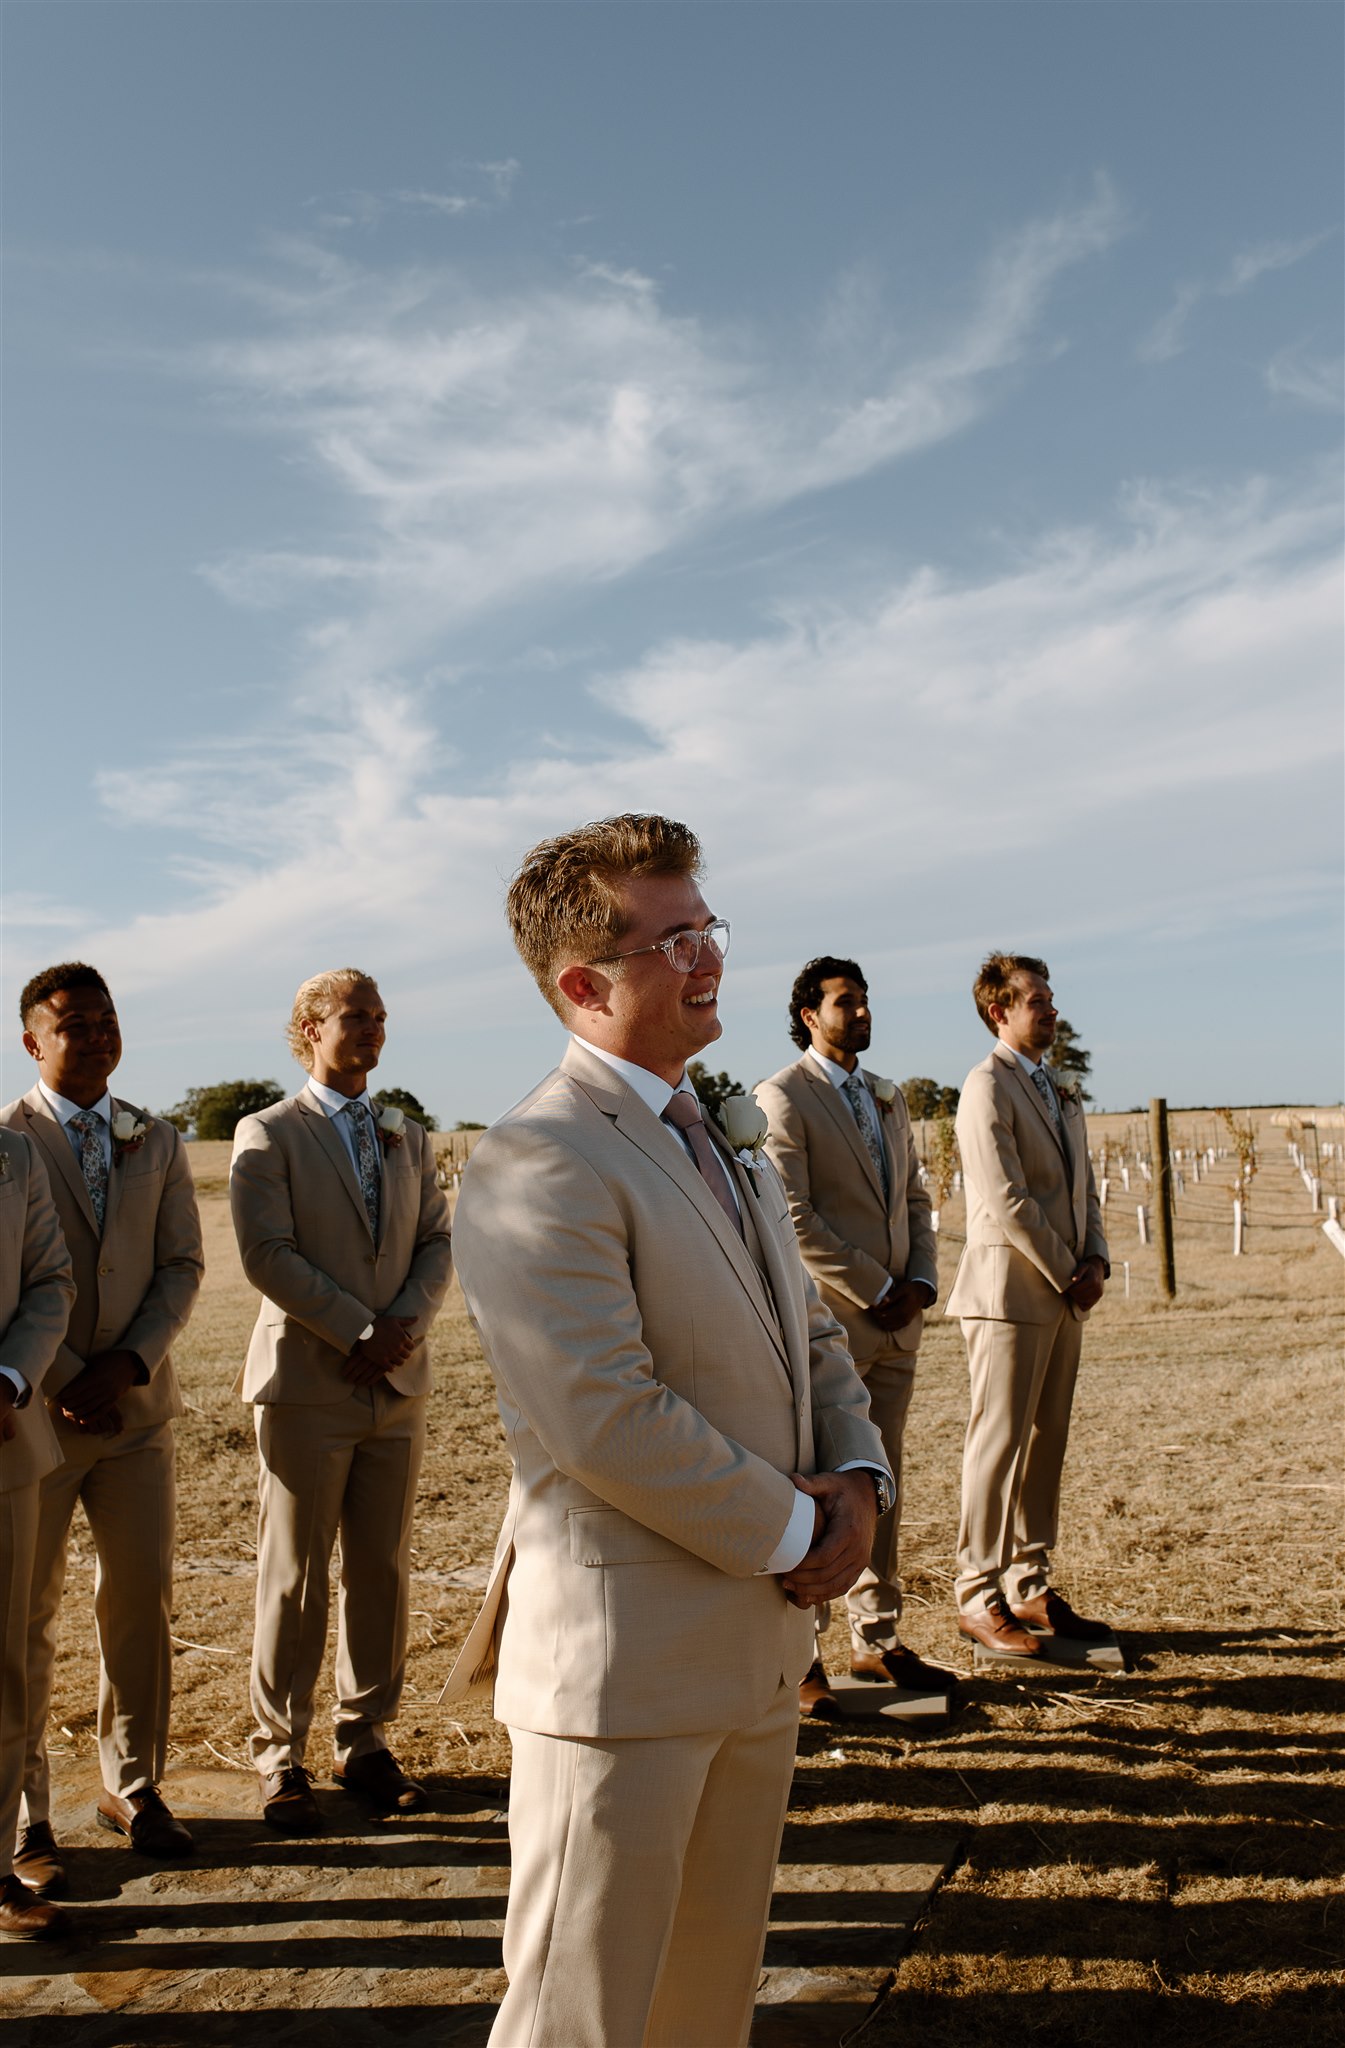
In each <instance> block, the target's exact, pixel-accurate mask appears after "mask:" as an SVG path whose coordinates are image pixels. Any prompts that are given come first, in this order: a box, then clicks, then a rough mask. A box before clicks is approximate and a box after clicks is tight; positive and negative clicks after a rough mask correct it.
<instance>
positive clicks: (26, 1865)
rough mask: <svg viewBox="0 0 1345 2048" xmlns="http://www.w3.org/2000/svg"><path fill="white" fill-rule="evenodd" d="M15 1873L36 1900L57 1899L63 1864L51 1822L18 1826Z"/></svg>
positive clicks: (62, 1881)
mask: <svg viewBox="0 0 1345 2048" xmlns="http://www.w3.org/2000/svg"><path fill="white" fill-rule="evenodd" d="M14 1875H15V1877H17V1878H18V1880H19V1882H20V1883H21V1884H22V1885H24V1886H25V1887H26V1889H27V1890H28V1891H30V1892H36V1894H37V1896H38V1898H39V1899H59V1898H62V1897H63V1896H64V1894H65V1885H66V1877H65V1865H64V1863H63V1862H62V1861H61V1852H60V1850H59V1849H58V1848H57V1846H56V1837H55V1835H53V1833H52V1831H51V1822H50V1821H47V1820H35V1821H33V1822H32V1823H31V1825H30V1826H28V1827H26V1828H20V1829H19V1840H18V1846H17V1848H16V1849H15V1851H14Z"/></svg>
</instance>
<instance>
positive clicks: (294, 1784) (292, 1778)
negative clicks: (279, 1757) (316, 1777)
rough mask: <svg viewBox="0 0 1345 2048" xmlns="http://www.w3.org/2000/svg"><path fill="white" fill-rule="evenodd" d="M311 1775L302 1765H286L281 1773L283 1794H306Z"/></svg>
mask: <svg viewBox="0 0 1345 2048" xmlns="http://www.w3.org/2000/svg"><path fill="white" fill-rule="evenodd" d="M310 1782H311V1780H310V1776H309V1773H308V1772H307V1771H306V1770H305V1769H304V1767H303V1765H302V1764H286V1765H285V1766H284V1767H283V1769H282V1770H281V1773H280V1789H281V1791H282V1792H306V1791H307V1790H308V1787H309V1784H310Z"/></svg>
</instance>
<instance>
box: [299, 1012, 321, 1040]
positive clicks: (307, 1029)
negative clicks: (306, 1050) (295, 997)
mask: <svg viewBox="0 0 1345 2048" xmlns="http://www.w3.org/2000/svg"><path fill="white" fill-rule="evenodd" d="M299 1030H300V1033H301V1034H302V1036H303V1037H305V1038H306V1039H307V1040H308V1043H309V1044H310V1045H316V1044H317V1042H318V1034H319V1031H320V1030H321V1026H320V1025H319V1023H318V1021H317V1018H316V1017H305V1018H304V1021H303V1023H302V1024H301V1025H300V1026H299Z"/></svg>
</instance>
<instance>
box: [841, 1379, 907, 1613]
mask: <svg viewBox="0 0 1345 2048" xmlns="http://www.w3.org/2000/svg"><path fill="white" fill-rule="evenodd" d="M916 1356H917V1354H916V1353H915V1352H914V1351H898V1349H897V1347H896V1346H895V1344H891V1345H886V1346H884V1348H883V1350H882V1351H880V1352H879V1353H878V1355H877V1357H876V1358H873V1359H871V1360H870V1361H869V1363H868V1364H867V1365H863V1366H860V1367H858V1368H857V1370H858V1372H859V1375H860V1378H861V1379H862V1380H863V1382H864V1385H865V1388H866V1389H867V1391H868V1396H869V1420H870V1422H872V1423H874V1424H876V1426H877V1428H878V1430H879V1433H880V1434H881V1436H882V1439H883V1449H884V1450H885V1451H886V1453H887V1462H888V1464H889V1465H890V1466H891V1467H892V1479H893V1483H894V1486H895V1491H896V1500H895V1502H894V1504H893V1506H892V1507H891V1509H890V1510H889V1511H888V1513H887V1514H885V1515H880V1516H879V1517H878V1523H877V1526H876V1528H875V1529H874V1532H873V1549H872V1551H871V1552H870V1554H869V1561H868V1564H867V1565H866V1566H865V1568H864V1570H863V1571H862V1572H861V1573H860V1575H859V1577H858V1578H857V1579H856V1580H855V1583H854V1585H853V1586H852V1587H851V1588H850V1591H849V1592H848V1593H847V1594H846V1596H845V1606H846V1612H847V1614H848V1616H849V1619H850V1641H851V1644H852V1645H853V1647H854V1648H855V1649H856V1650H861V1651H862V1650H869V1649H874V1648H877V1649H884V1650H890V1649H892V1648H893V1647H894V1646H895V1645H896V1644H897V1643H898V1642H899V1640H900V1635H899V1627H898V1625H899V1623H900V1621H901V1582H900V1579H899V1577H898V1564H897V1551H898V1541H899V1537H900V1533H901V1448H902V1438H903V1436H904V1435H905V1431H906V1414H907V1410H908V1409H909V1408H910V1405H911V1396H912V1394H913V1393H914V1392H915V1367H916Z"/></svg>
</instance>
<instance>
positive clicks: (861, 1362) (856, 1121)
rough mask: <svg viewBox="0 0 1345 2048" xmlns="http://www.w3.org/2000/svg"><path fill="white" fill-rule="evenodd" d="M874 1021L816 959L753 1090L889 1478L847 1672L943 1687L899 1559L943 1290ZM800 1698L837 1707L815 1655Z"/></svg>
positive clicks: (909, 1144) (899, 1103) (905, 1128)
mask: <svg viewBox="0 0 1345 2048" xmlns="http://www.w3.org/2000/svg"><path fill="white" fill-rule="evenodd" d="M872 1029H873V1019H872V1014H871V1012H870V1009H869V990H868V983H867V982H866V981H865V979H864V976H863V973H862V972H861V970H860V968H859V967H858V966H857V965H856V963H855V962H854V961H853V960H838V959H833V958H832V957H831V956H830V955H829V954H828V955H824V956H823V957H822V958H820V959H817V960H810V961H809V962H808V964H807V966H806V967H804V968H803V969H802V971H801V972H800V974H799V976H798V979H797V980H796V981H795V983H794V988H793V992H792V994H791V996H790V1000H789V1035H790V1037H791V1038H792V1039H793V1041H794V1043H795V1045H797V1046H799V1047H801V1048H802V1054H803V1056H802V1058H801V1059H798V1060H795V1061H794V1062H793V1064H792V1065H791V1066H788V1067H782V1068H781V1069H780V1072H779V1073H778V1074H774V1075H772V1077H771V1079H770V1080H769V1081H763V1082H761V1083H760V1084H759V1085H758V1087H757V1088H756V1089H755V1091H754V1093H755V1095H756V1098H757V1101H758V1102H759V1103H760V1105H761V1107H762V1109H763V1110H764V1111H765V1112H766V1115H767V1117H768V1118H769V1120H770V1135H769V1137H768V1138H767V1140H766V1150H767V1152H768V1153H769V1155H770V1157H771V1159H772V1160H773V1161H774V1163H775V1165H776V1167H777V1168H778V1170H779V1174H780V1178H781V1180H782V1181H783V1182H784V1184H785V1193H786V1194H787V1195H788V1197H789V1208H790V1214H791V1215H792V1217H793V1219H794V1228H795V1230H796V1232H797V1233H798V1240H799V1249H800V1251H801V1252H802V1253H803V1262H804V1264H805V1265H806V1266H807V1268H808V1271H809V1272H810V1273H811V1274H812V1276H813V1279H814V1280H815V1281H816V1283H817V1289H818V1292H819V1293H820V1295H821V1296H822V1299H823V1301H824V1302H825V1303H826V1305H827V1307H828V1308H829V1309H830V1310H831V1312H832V1314H833V1315H834V1316H835V1317H836V1318H837V1319H838V1321H839V1322H840V1323H841V1324H842V1326H843V1327H844V1330H845V1334H846V1339H847V1341H848V1343H849V1346H850V1355H851V1357H852V1358H853V1359H854V1361H855V1367H856V1370H857V1371H858V1372H859V1374H860V1376H861V1378H862V1379H863V1381H864V1385H865V1387H866V1388H867V1390H868V1396H869V1415H870V1419H871V1420H872V1421H873V1422H875V1423H876V1424H877V1425H878V1428H879V1429H880V1430H881V1432H882V1438H883V1449H884V1450H885V1451H886V1453H887V1458H888V1463H889V1464H890V1465H891V1467H892V1471H893V1475H894V1478H895V1487H894V1491H893V1497H892V1499H891V1500H890V1501H889V1502H888V1503H887V1505H886V1507H885V1510H884V1512H883V1513H882V1514H881V1515H880V1516H879V1518H878V1525H877V1528H876V1530H875V1533H874V1542H873V1550H872V1553H871V1555H870V1557H869V1561H868V1564H867V1565H866V1567H865V1569H864V1570H863V1572H861V1574H860V1576H859V1578H858V1579H857V1580H856V1581H855V1583H854V1585H853V1586H852V1587H851V1589H850V1591H849V1593H848V1594H847V1596H846V1609H847V1612H848V1615H849V1621H850V1674H851V1676H852V1677H853V1678H861V1679H869V1680H876V1681H878V1682H886V1683H887V1684H890V1685H899V1686H902V1687H905V1688H906V1689H908V1690H910V1691H913V1692H943V1693H946V1692H948V1691H949V1689H950V1688H951V1687H952V1685H953V1683H954V1681H953V1678H952V1674H951V1673H950V1672H948V1671H943V1670H940V1669H938V1668H936V1667H935V1666H933V1665H929V1664H926V1663H924V1662H923V1661H922V1660H921V1659H920V1658H919V1657H918V1656H917V1655H916V1654H915V1652H914V1650H908V1649H906V1648H905V1646H904V1645H903V1643H902V1641H901V1635H900V1625H901V1583H900V1579H899V1577H898V1570H897V1543H898V1535H899V1531H900V1526H901V1475H902V1438H903V1435H904V1432H905V1428H906V1414H907V1410H908V1409H909V1407H910V1405H911V1394H912V1392H913V1390H914V1387H915V1367H916V1358H917V1355H918V1353H919V1349H920V1337H921V1332H922V1330H923V1328H924V1319H925V1314H926V1312H927V1311H928V1310H929V1309H930V1308H932V1307H933V1305H934V1302H935V1300H936V1299H937V1297H938V1291H939V1269H938V1252H937V1240H936V1238H935V1235H934V1228H933V1225H932V1223H931V1222H930V1207H929V1197H928V1195H927V1194H926V1193H925V1190H924V1188H923V1186H922V1185H921V1181H920V1161H919V1159H918V1157H917V1156H916V1150H915V1142H914V1136H913V1133H912V1130H911V1119H910V1116H909V1115H908V1113H907V1109H906V1103H905V1100H904V1098H903V1096H902V1093H901V1090H900V1089H899V1088H898V1087H897V1086H896V1084H895V1083H894V1082H892V1081H888V1080H884V1079H883V1078H882V1077H881V1076H880V1075H878V1074H873V1073H870V1072H869V1070H868V1069H867V1068H866V1067H862V1066H861V1065H860V1063H859V1056H860V1054H861V1053H864V1052H867V1051H868V1048H869V1040H870V1038H871V1036H872ZM799 1697H800V1704H801V1706H802V1708H803V1710H804V1712H805V1713H811V1714H822V1715H826V1714H834V1713H835V1711H836V1707H835V1702H834V1697H833V1695H832V1692H831V1688H830V1685H829V1684H828V1682H827V1675H826V1671H825V1669H824V1667H823V1664H822V1660H821V1656H820V1655H819V1656H818V1657H817V1658H816V1659H815V1660H814V1662H813V1665H812V1668H811V1669H810V1670H809V1672H808V1674H807V1676H806V1677H805V1679H804V1681H803V1684H802V1685H801V1686H800V1688H799Z"/></svg>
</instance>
